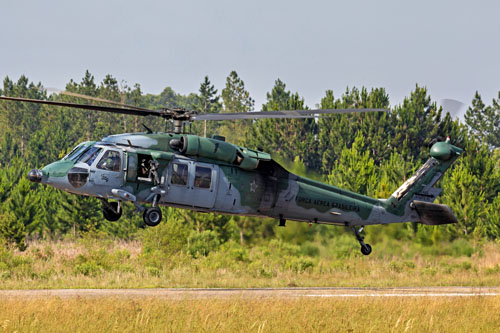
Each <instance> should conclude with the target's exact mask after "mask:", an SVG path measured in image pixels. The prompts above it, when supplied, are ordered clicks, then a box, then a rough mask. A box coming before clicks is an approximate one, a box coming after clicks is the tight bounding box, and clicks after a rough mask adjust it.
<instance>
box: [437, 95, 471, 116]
mask: <svg viewBox="0 0 500 333" xmlns="http://www.w3.org/2000/svg"><path fill="white" fill-rule="evenodd" d="M439 104H441V106H442V107H443V111H444V112H445V113H447V112H448V113H449V114H450V115H451V116H452V117H453V118H461V117H462V116H463V113H464V111H465V104H464V103H462V102H460V101H457V100H456V99H451V98H445V99H442V100H440V101H439Z"/></svg>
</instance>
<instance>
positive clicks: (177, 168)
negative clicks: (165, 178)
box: [170, 163, 188, 185]
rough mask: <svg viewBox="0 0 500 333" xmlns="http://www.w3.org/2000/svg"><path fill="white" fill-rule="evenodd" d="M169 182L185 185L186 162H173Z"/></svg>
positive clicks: (186, 177) (186, 180) (186, 178)
mask: <svg viewBox="0 0 500 333" xmlns="http://www.w3.org/2000/svg"><path fill="white" fill-rule="evenodd" d="M170 182H171V183H172V184H173V185H187V182H188V166H187V164H179V163H174V164H173V165H172V178H171V181H170Z"/></svg>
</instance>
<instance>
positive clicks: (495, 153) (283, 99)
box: [0, 71, 500, 248]
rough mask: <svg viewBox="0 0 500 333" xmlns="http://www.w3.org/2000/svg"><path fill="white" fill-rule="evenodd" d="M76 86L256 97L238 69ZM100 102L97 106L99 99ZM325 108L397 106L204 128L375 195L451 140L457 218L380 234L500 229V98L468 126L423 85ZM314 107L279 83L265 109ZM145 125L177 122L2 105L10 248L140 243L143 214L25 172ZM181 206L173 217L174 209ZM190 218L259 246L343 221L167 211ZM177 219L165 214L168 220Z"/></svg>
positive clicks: (234, 108)
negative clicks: (222, 74)
mask: <svg viewBox="0 0 500 333" xmlns="http://www.w3.org/2000/svg"><path fill="white" fill-rule="evenodd" d="M66 91H68V92H73V93H78V94H84V95H88V96H92V97H100V98H105V99H108V100H113V101H117V102H122V103H126V104H131V105H137V106H141V107H146V108H153V109H155V108H162V107H181V108H186V109H192V110H197V111H199V112H247V111H252V110H254V109H255V102H254V100H253V99H252V98H251V96H250V93H249V92H248V91H247V90H246V89H245V85H244V82H243V80H242V79H241V78H240V77H239V76H238V74H237V73H236V72H235V71H233V72H231V73H230V74H229V75H228V77H227V79H226V84H225V87H224V88H223V89H222V90H220V93H219V90H218V89H216V88H215V87H214V85H212V84H211V82H210V80H209V78H208V77H205V78H204V80H203V81H202V82H201V84H200V89H199V91H198V92H197V93H191V94H189V95H187V96H184V95H181V94H178V93H176V92H175V91H174V90H173V89H172V88H170V87H167V88H165V89H164V90H163V92H162V93H161V94H159V95H151V94H145V93H143V92H142V90H141V87H140V85H139V84H135V85H134V86H132V87H130V86H128V85H127V84H126V83H124V82H121V83H119V82H118V80H117V79H116V78H114V77H112V76H111V75H107V76H106V77H105V78H104V80H103V81H102V82H101V83H96V82H95V79H94V77H93V76H92V75H91V74H90V73H89V72H88V71H87V72H86V73H85V76H84V77H83V78H82V80H81V81H79V82H76V81H73V80H71V81H70V82H69V83H68V84H67V85H66ZM0 94H2V95H6V96H22V97H28V98H36V99H50V100H61V101H66V102H78V103H82V102H84V103H89V101H86V100H83V99H81V98H78V97H75V96H71V95H67V94H62V93H59V94H52V95H48V93H47V92H46V91H45V90H44V89H43V86H42V84H41V83H38V84H34V83H32V82H30V81H29V80H28V78H26V77H25V76H22V77H20V78H19V79H18V80H17V81H12V80H11V79H10V78H8V77H6V78H5V79H4V81H3V87H2V89H0ZM93 103H94V102H93ZM311 107H314V108H316V107H319V108H388V109H390V111H389V112H378V113H366V114H365V113H357V114H346V115H332V116H328V117H323V118H320V119H319V120H315V119H299V120H289V119H286V120H285V119H281V120H274V119H262V120H257V121H231V122H230V121H222V122H208V123H206V124H205V123H203V122H195V123H193V124H191V131H192V133H194V134H198V135H204V134H205V133H206V134H207V135H208V136H211V135H213V134H215V133H217V134H220V135H224V136H226V137H227V140H228V141H230V142H234V143H237V144H241V145H244V146H247V147H249V148H257V147H259V148H263V149H264V150H265V151H267V152H270V153H271V154H272V155H273V157H274V158H275V159H277V160H279V161H281V162H282V163H283V164H284V165H285V166H286V167H287V168H288V169H289V170H290V171H292V172H296V173H299V174H302V175H306V176H309V177H312V178H315V179H319V180H322V181H325V182H328V183H330V184H334V185H337V186H340V187H343V188H346V189H349V190H352V191H356V192H360V193H363V194H368V195H370V196H374V197H377V198H387V197H389V196H390V194H391V193H392V192H393V191H394V190H395V189H396V188H397V187H398V186H399V185H400V184H401V183H403V182H404V181H405V180H406V179H407V178H408V177H409V176H411V175H412V174H413V173H414V172H415V171H416V169H417V168H418V167H419V166H420V165H421V164H422V163H423V162H424V161H425V160H426V159H427V158H428V153H429V147H430V145H432V143H433V142H435V141H436V140H443V139H444V138H446V137H447V136H450V137H451V140H452V142H453V144H455V145H457V146H460V147H462V148H464V149H465V150H466V154H465V155H464V156H462V157H461V158H460V159H459V161H458V162H457V163H456V165H455V167H454V169H453V170H451V171H449V172H447V174H446V175H445V176H444V177H443V179H442V180H441V181H440V183H438V186H441V187H442V188H443V189H444V191H443V194H442V195H441V196H440V198H439V199H438V200H439V201H440V202H441V203H445V204H447V205H449V206H450V207H452V209H453V211H454V212H455V215H456V216H457V218H458V219H459V223H458V224H457V225H447V226H439V227H426V226H421V225H417V224H408V225H398V226H391V227H390V228H379V229H377V230H378V232H380V233H389V232H390V233H391V235H392V236H394V237H407V238H416V239H421V240H422V241H425V240H426V239H432V238H433V237H434V238H436V237H437V238H439V239H449V240H452V239H455V238H459V237H474V238H489V239H495V238H497V237H499V236H500V149H499V147H500V93H499V96H498V98H497V99H494V100H493V101H492V103H491V105H486V104H485V103H484V102H483V101H482V100H481V96H480V95H479V93H476V95H475V96H474V98H473V100H472V102H471V106H470V107H469V108H468V110H467V113H466V116H465V122H466V124H462V123H460V122H459V121H458V120H456V119H452V117H451V116H450V114H444V113H443V110H442V108H441V107H440V106H439V105H437V103H436V102H434V101H433V100H432V99H431V97H430V95H429V93H428V91H427V89H426V88H425V87H421V86H418V85H417V86H416V87H415V90H414V91H412V92H411V93H410V95H409V96H408V97H407V98H405V99H404V101H403V102H402V103H401V104H399V105H396V106H391V104H390V100H389V95H388V93H387V92H386V91H385V89H384V88H374V89H370V90H369V89H367V88H364V87H363V88H361V89H358V88H347V89H346V91H345V92H343V93H341V94H338V95H337V96H336V95H335V94H334V92H333V91H332V90H327V91H326V92H325V96H324V97H323V98H322V99H321V101H320V103H319V104H318V105H314V106H311ZM307 108H309V107H308V106H307V105H306V104H305V102H304V99H303V98H302V97H301V96H300V95H299V93H297V92H291V91H290V90H287V89H286V85H285V83H284V82H282V81H281V80H279V79H277V80H276V81H275V85H274V87H273V89H272V90H271V91H270V92H269V93H268V94H267V101H266V103H265V104H264V105H262V110H264V111H273V110H300V109H307ZM143 124H144V125H145V126H147V127H149V128H152V129H153V130H155V131H165V130H168V128H169V126H170V125H169V123H164V122H163V121H162V120H159V119H149V118H142V117H134V116H126V115H114V114H107V113H104V112H92V111H82V110H76V109H68V108H62V107H48V106H41V105H35V104H29V103H14V102H5V101H2V102H0V133H1V135H0V237H2V238H3V241H2V242H4V243H16V244H18V246H19V247H20V248H23V247H24V246H25V244H24V239H25V236H28V237H31V238H59V237H63V236H64V235H73V236H74V237H78V236H79V235H81V234H82V233H88V232H99V233H105V234H108V235H112V236H116V237H122V238H130V237H134V235H135V234H136V233H137V232H138V230H140V229H142V228H144V225H143V222H142V218H140V216H139V215H138V214H134V213H133V207H129V206H128V205H127V206H126V207H125V212H124V216H123V217H122V218H121V219H120V221H119V222H108V221H106V220H105V219H104V218H103V217H102V213H101V208H100V207H101V206H100V202H99V201H98V200H96V199H94V198H84V197H79V196H75V195H70V194H68V193H65V192H62V191H59V190H56V189H53V188H51V187H48V186H39V185H36V184H32V183H30V182H29V181H28V180H27V179H26V174H27V171H28V170H29V169H31V168H35V167H36V168H40V167H43V166H44V165H47V164H49V163H51V162H53V161H55V160H57V159H59V158H61V157H62V156H64V155H65V154H66V153H67V152H68V151H69V150H71V148H73V147H74V146H76V145H77V144H78V143H79V142H82V141H87V140H99V139H101V138H102V137H105V136H107V135H110V134H116V133H124V132H137V131H143ZM174 211H175V214H174V213H173V212H174ZM165 213H166V214H165V216H175V217H173V218H174V219H176V221H178V220H180V219H181V220H182V221H184V222H185V223H184V224H182V225H183V228H185V229H186V232H187V234H190V235H191V236H190V237H194V238H196V237H201V238H202V239H205V238H207V237H208V238H207V239H208V240H207V239H205V241H207V242H209V241H213V242H215V243H217V244H222V243H224V242H226V241H227V240H229V239H232V238H234V239H235V240H236V241H238V242H241V243H255V242H259V241H260V240H262V239H267V238H273V237H276V236H277V235H278V236H279V237H280V238H282V239H284V240H287V241H290V242H295V243H300V242H304V241H306V240H311V239H314V238H315V237H317V235H318V234H321V235H322V237H326V238H327V237H333V236H334V235H335V234H336V233H338V229H337V228H334V227H318V228H314V229H313V228H307V227H306V225H305V224H292V226H291V227H288V228H285V230H281V229H279V230H278V229H276V227H275V224H276V223H275V221H272V220H269V219H256V218H243V217H229V216H221V215H214V214H199V213H193V212H189V211H183V210H179V211H177V210H172V209H170V210H169V212H167V211H166V212H165ZM170 222H171V221H166V222H165V221H164V223H170Z"/></svg>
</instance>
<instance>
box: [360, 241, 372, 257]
mask: <svg viewBox="0 0 500 333" xmlns="http://www.w3.org/2000/svg"><path fill="white" fill-rule="evenodd" d="M361 253H363V254H364V255H365V256H367V255H369V254H370V253H372V247H371V246H370V244H364V243H363V245H361Z"/></svg>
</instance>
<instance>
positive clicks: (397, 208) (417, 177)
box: [384, 138, 463, 225]
mask: <svg viewBox="0 0 500 333" xmlns="http://www.w3.org/2000/svg"><path fill="white" fill-rule="evenodd" d="M462 152H463V149H461V148H458V147H456V146H453V145H452V144H451V143H450V140H449V138H448V139H447V140H446V142H437V143H435V144H434V145H433V146H432V147H431V152H430V154H431V157H430V158H429V159H428V160H427V162H425V163H424V165H422V166H421V167H420V169H418V170H417V172H416V173H415V174H414V175H413V176H412V177H410V178H409V179H408V180H407V181H406V182H405V183H404V184H403V185H401V186H400V187H399V188H398V189H397V190H396V191H395V192H394V193H393V194H392V195H391V197H390V198H389V199H387V200H386V201H385V202H384V206H385V208H386V209H387V210H388V211H389V212H391V213H392V214H395V215H399V216H404V215H405V213H406V211H407V207H411V208H412V209H415V210H416V211H417V213H418V215H419V217H420V222H422V223H425V224H433V225H435V224H443V223H454V222H456V218H455V216H454V215H453V212H452V211H451V209H450V208H449V207H448V206H445V205H436V204H432V202H434V200H435V199H436V198H437V196H438V195H439V194H440V193H441V191H442V189H440V188H435V187H433V186H434V185H435V184H436V182H437V181H438V180H439V179H440V178H441V177H442V176H443V174H444V173H445V172H446V170H448V168H449V167H450V166H451V165H452V164H453V163H454V162H455V161H456V159H457V158H458V157H459V156H460V155H461V154H462ZM445 207H446V208H445ZM444 221H448V222H444Z"/></svg>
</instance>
